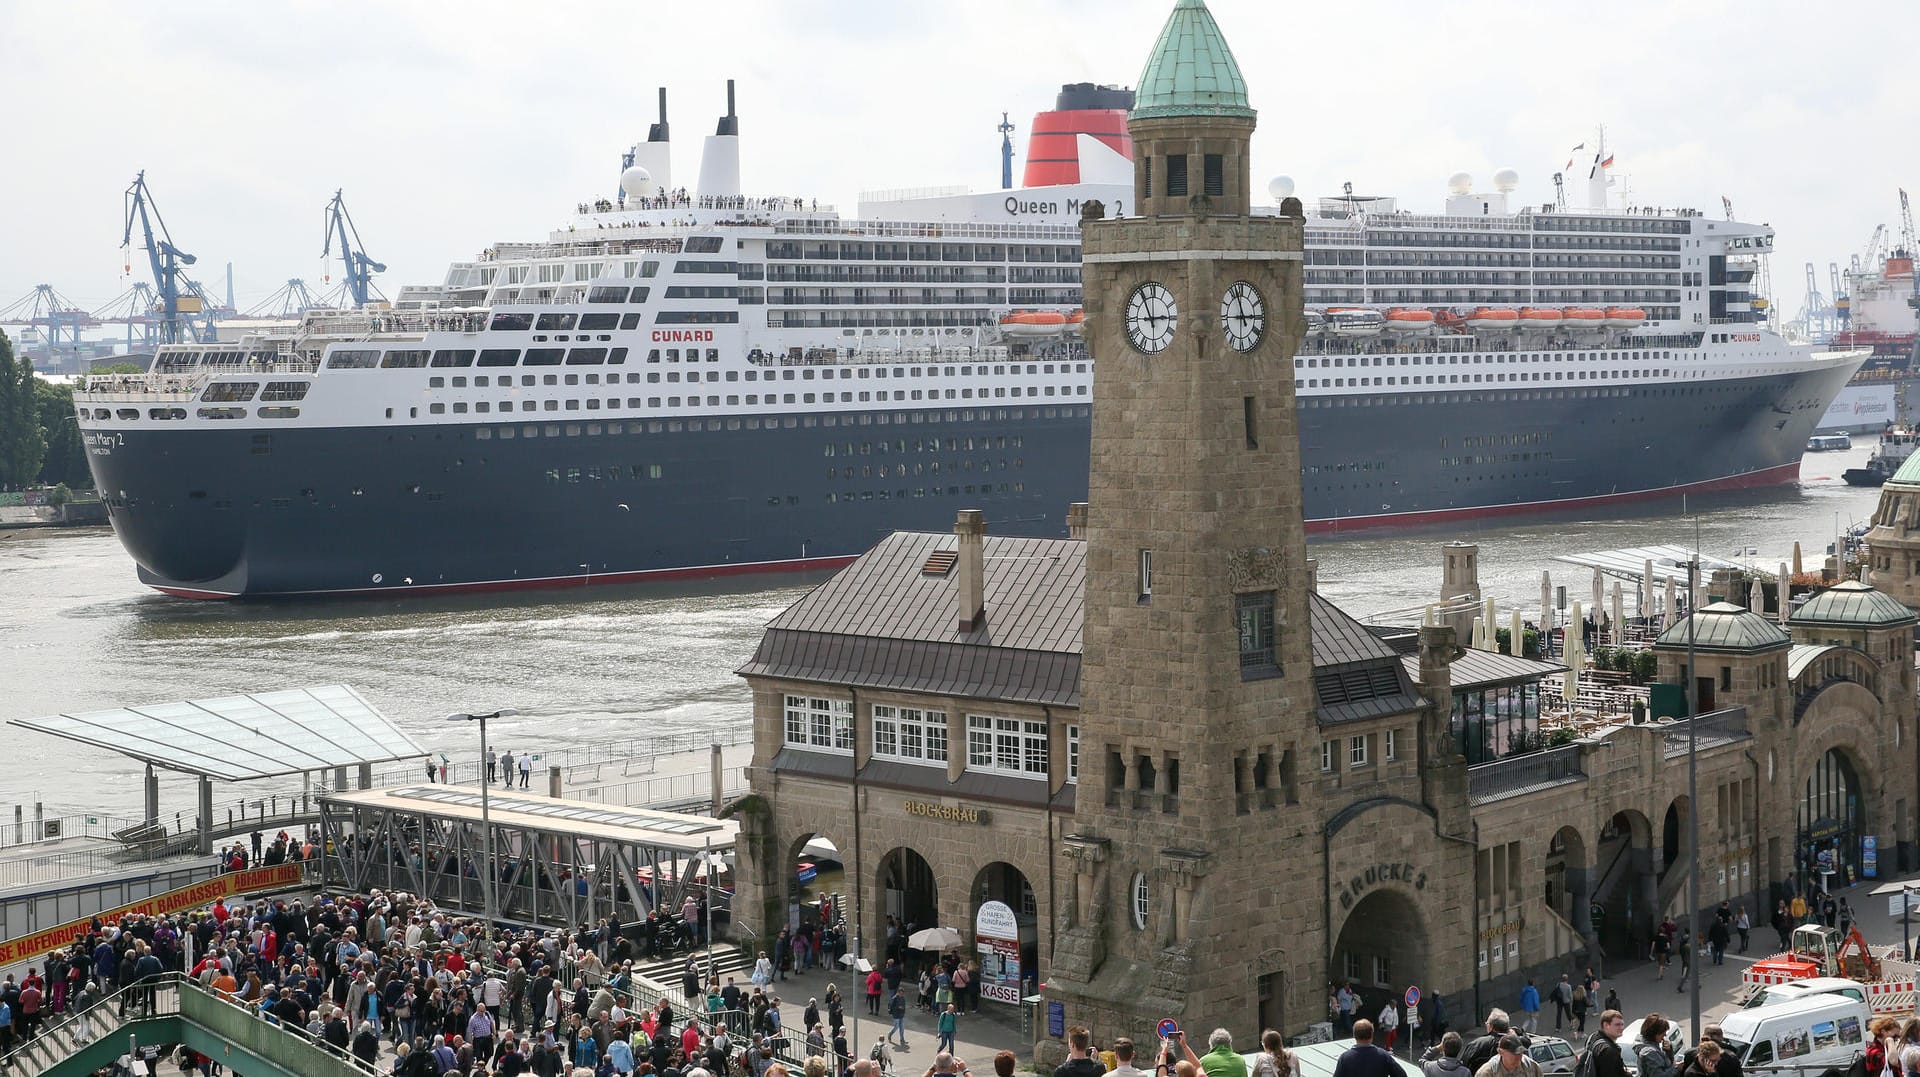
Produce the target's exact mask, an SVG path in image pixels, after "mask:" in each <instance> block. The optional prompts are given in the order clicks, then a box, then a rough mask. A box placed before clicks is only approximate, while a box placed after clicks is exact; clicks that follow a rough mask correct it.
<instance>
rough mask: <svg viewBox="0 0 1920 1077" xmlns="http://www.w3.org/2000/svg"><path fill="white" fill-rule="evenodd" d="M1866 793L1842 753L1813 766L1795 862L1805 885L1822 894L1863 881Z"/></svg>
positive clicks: (1832, 752)
mask: <svg viewBox="0 0 1920 1077" xmlns="http://www.w3.org/2000/svg"><path fill="white" fill-rule="evenodd" d="M1864 793H1865V789H1864V788H1863V787H1862V786H1861V784H1860V775H1859V772H1858V771H1856V770H1855V769H1854V766H1853V762H1852V761H1851V760H1849V759H1848V758H1847V757H1846V755H1845V754H1843V753H1842V752H1841V751H1840V750H1839V749H1838V748H1834V749H1831V750H1829V751H1828V752H1827V753H1826V754H1825V755H1823V756H1821V757H1820V761H1819V762H1817V763H1815V764H1814V767H1813V770H1812V772H1811V773H1809V774H1808V775H1807V781H1806V786H1805V789H1804V790H1803V792H1802V795H1801V798H1800V805H1799V809H1798V813H1797V814H1798V818H1797V820H1796V822H1797V829H1798V835H1797V838H1796V842H1797V855H1796V860H1797V861H1798V868H1799V872H1800V877H1801V878H1802V879H1805V880H1807V881H1808V882H1810V883H1812V884H1813V885H1814V886H1818V887H1821V888H1822V889H1825V888H1827V887H1829V886H1834V887H1839V886H1848V885H1851V884H1852V883H1854V882H1857V881H1858V880H1859V876H1860V851H1861V850H1860V839H1861V838H1862V836H1864V835H1865V833H1866V824H1867V822H1868V821H1869V820H1867V819H1866V818H1865V811H1864V808H1863V804H1864V803H1865V796H1864Z"/></svg>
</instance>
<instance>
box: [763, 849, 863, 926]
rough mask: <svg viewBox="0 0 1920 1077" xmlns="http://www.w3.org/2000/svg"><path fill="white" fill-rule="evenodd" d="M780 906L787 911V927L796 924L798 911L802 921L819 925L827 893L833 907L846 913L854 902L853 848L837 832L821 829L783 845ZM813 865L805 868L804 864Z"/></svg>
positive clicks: (781, 851) (780, 866)
mask: <svg viewBox="0 0 1920 1077" xmlns="http://www.w3.org/2000/svg"><path fill="white" fill-rule="evenodd" d="M780 855H781V860H780V864H779V871H780V876H779V878H780V882H781V888H780V890H779V895H780V905H781V908H782V909H783V910H785V911H784V912H783V913H782V915H783V916H785V917H786V920H785V926H788V927H792V926H794V919H793V918H794V916H795V914H796V913H797V914H798V916H799V919H800V922H802V923H813V924H814V926H815V927H818V926H820V924H819V920H818V917H819V909H820V899H821V897H822V896H827V897H828V898H829V899H830V901H831V902H832V906H833V908H834V909H835V910H837V911H838V912H840V913H842V914H844V913H845V912H846V911H847V909H849V908H851V906H852V904H853V893H852V887H853V885H854V879H853V877H852V875H850V874H849V872H850V871H851V870H852V867H853V865H852V863H851V860H852V859H853V848H852V846H851V845H849V844H842V843H841V842H840V841H839V840H838V835H837V834H835V833H830V832H827V831H822V830H807V831H802V832H800V833H797V834H794V835H793V836H792V837H791V838H789V840H788V841H787V842H786V843H785V844H784V845H783V846H781V848H780ZM802 864H806V865H809V866H810V867H809V868H808V869H804V870H803V869H802V868H801V865H802Z"/></svg>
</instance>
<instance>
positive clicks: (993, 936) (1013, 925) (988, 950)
mask: <svg viewBox="0 0 1920 1077" xmlns="http://www.w3.org/2000/svg"><path fill="white" fill-rule="evenodd" d="M972 897H973V900H972V902H971V903H970V905H969V908H970V910H971V912H970V916H971V918H972V919H971V920H970V922H969V923H967V924H966V925H965V926H966V927H968V928H972V929H974V950H975V955H974V956H976V957H978V959H979V961H980V999H981V1001H983V1002H1004V1003H1010V1004H1014V1005H1017V1004H1019V1002H1020V1000H1021V999H1022V998H1024V997H1025V996H1027V995H1029V994H1033V993H1035V992H1036V991H1037V990H1038V984H1039V982H1040V968H1039V963H1040V946H1039V941H1040V934H1039V906H1038V903H1037V902H1036V901H1035V899H1034V893H1033V884H1032V883H1030V882H1029V881H1028V880H1027V876H1026V873H1025V872H1023V871H1021V870H1020V869H1019V868H1016V867H1014V866H1013V865H1012V864H1009V863H1006V862H1005V861H1000V860H996V861H994V862H993V863H991V864H988V865H987V866H985V867H983V868H981V869H980V871H979V873H978V874H977V875H975V876H974V877H973V894H972ZM990 905H991V906H992V907H991V908H987V907H988V906H990ZM983 908H985V909H986V911H985V912H984V913H983V911H982V910H983ZM954 926H961V925H954ZM1029 983H1031V984H1033V985H1034V989H1033V990H1029V989H1028V987H1027V984H1029Z"/></svg>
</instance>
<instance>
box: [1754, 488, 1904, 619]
mask: <svg viewBox="0 0 1920 1077" xmlns="http://www.w3.org/2000/svg"><path fill="white" fill-rule="evenodd" d="M1914 455H1915V456H1920V453H1915V454H1914ZM1916 620H1917V618H1915V617H1914V613H1913V611H1912V610H1910V609H1908V608H1907V607H1905V606H1903V605H1901V604H1900V602H1899V601H1898V600H1896V599H1895V598H1894V597H1893V596H1892V595H1889V594H1886V593H1885V592H1883V591H1876V590H1874V589H1873V588H1871V587H1868V586H1867V585H1866V584H1864V583H1861V582H1860V581H1859V580H1842V581H1841V582H1839V583H1836V584H1834V585H1833V586H1832V587H1829V588H1827V589H1826V590H1824V591H1816V592H1815V593H1814V595H1813V597H1812V598H1809V599H1807V601H1806V604H1805V605H1803V606H1801V607H1800V608H1799V609H1798V610H1796V611H1794V614H1793V616H1791V617H1789V618H1787V624H1788V625H1790V626H1800V625H1842V626H1846V627H1849V628H1893V627H1897V626H1899V625H1910V624H1913V623H1914V622H1915V621H1916Z"/></svg>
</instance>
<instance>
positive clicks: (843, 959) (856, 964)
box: [840, 954, 873, 972]
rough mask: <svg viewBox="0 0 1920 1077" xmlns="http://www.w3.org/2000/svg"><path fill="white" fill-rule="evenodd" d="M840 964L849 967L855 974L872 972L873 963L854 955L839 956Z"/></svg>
mask: <svg viewBox="0 0 1920 1077" xmlns="http://www.w3.org/2000/svg"><path fill="white" fill-rule="evenodd" d="M840 963H841V964H842V965H846V966H849V967H851V968H852V969H853V971H855V972H872V971H873V962H871V961H868V960H867V959H866V958H864V957H860V956H858V955H855V954H841V955H840Z"/></svg>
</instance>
